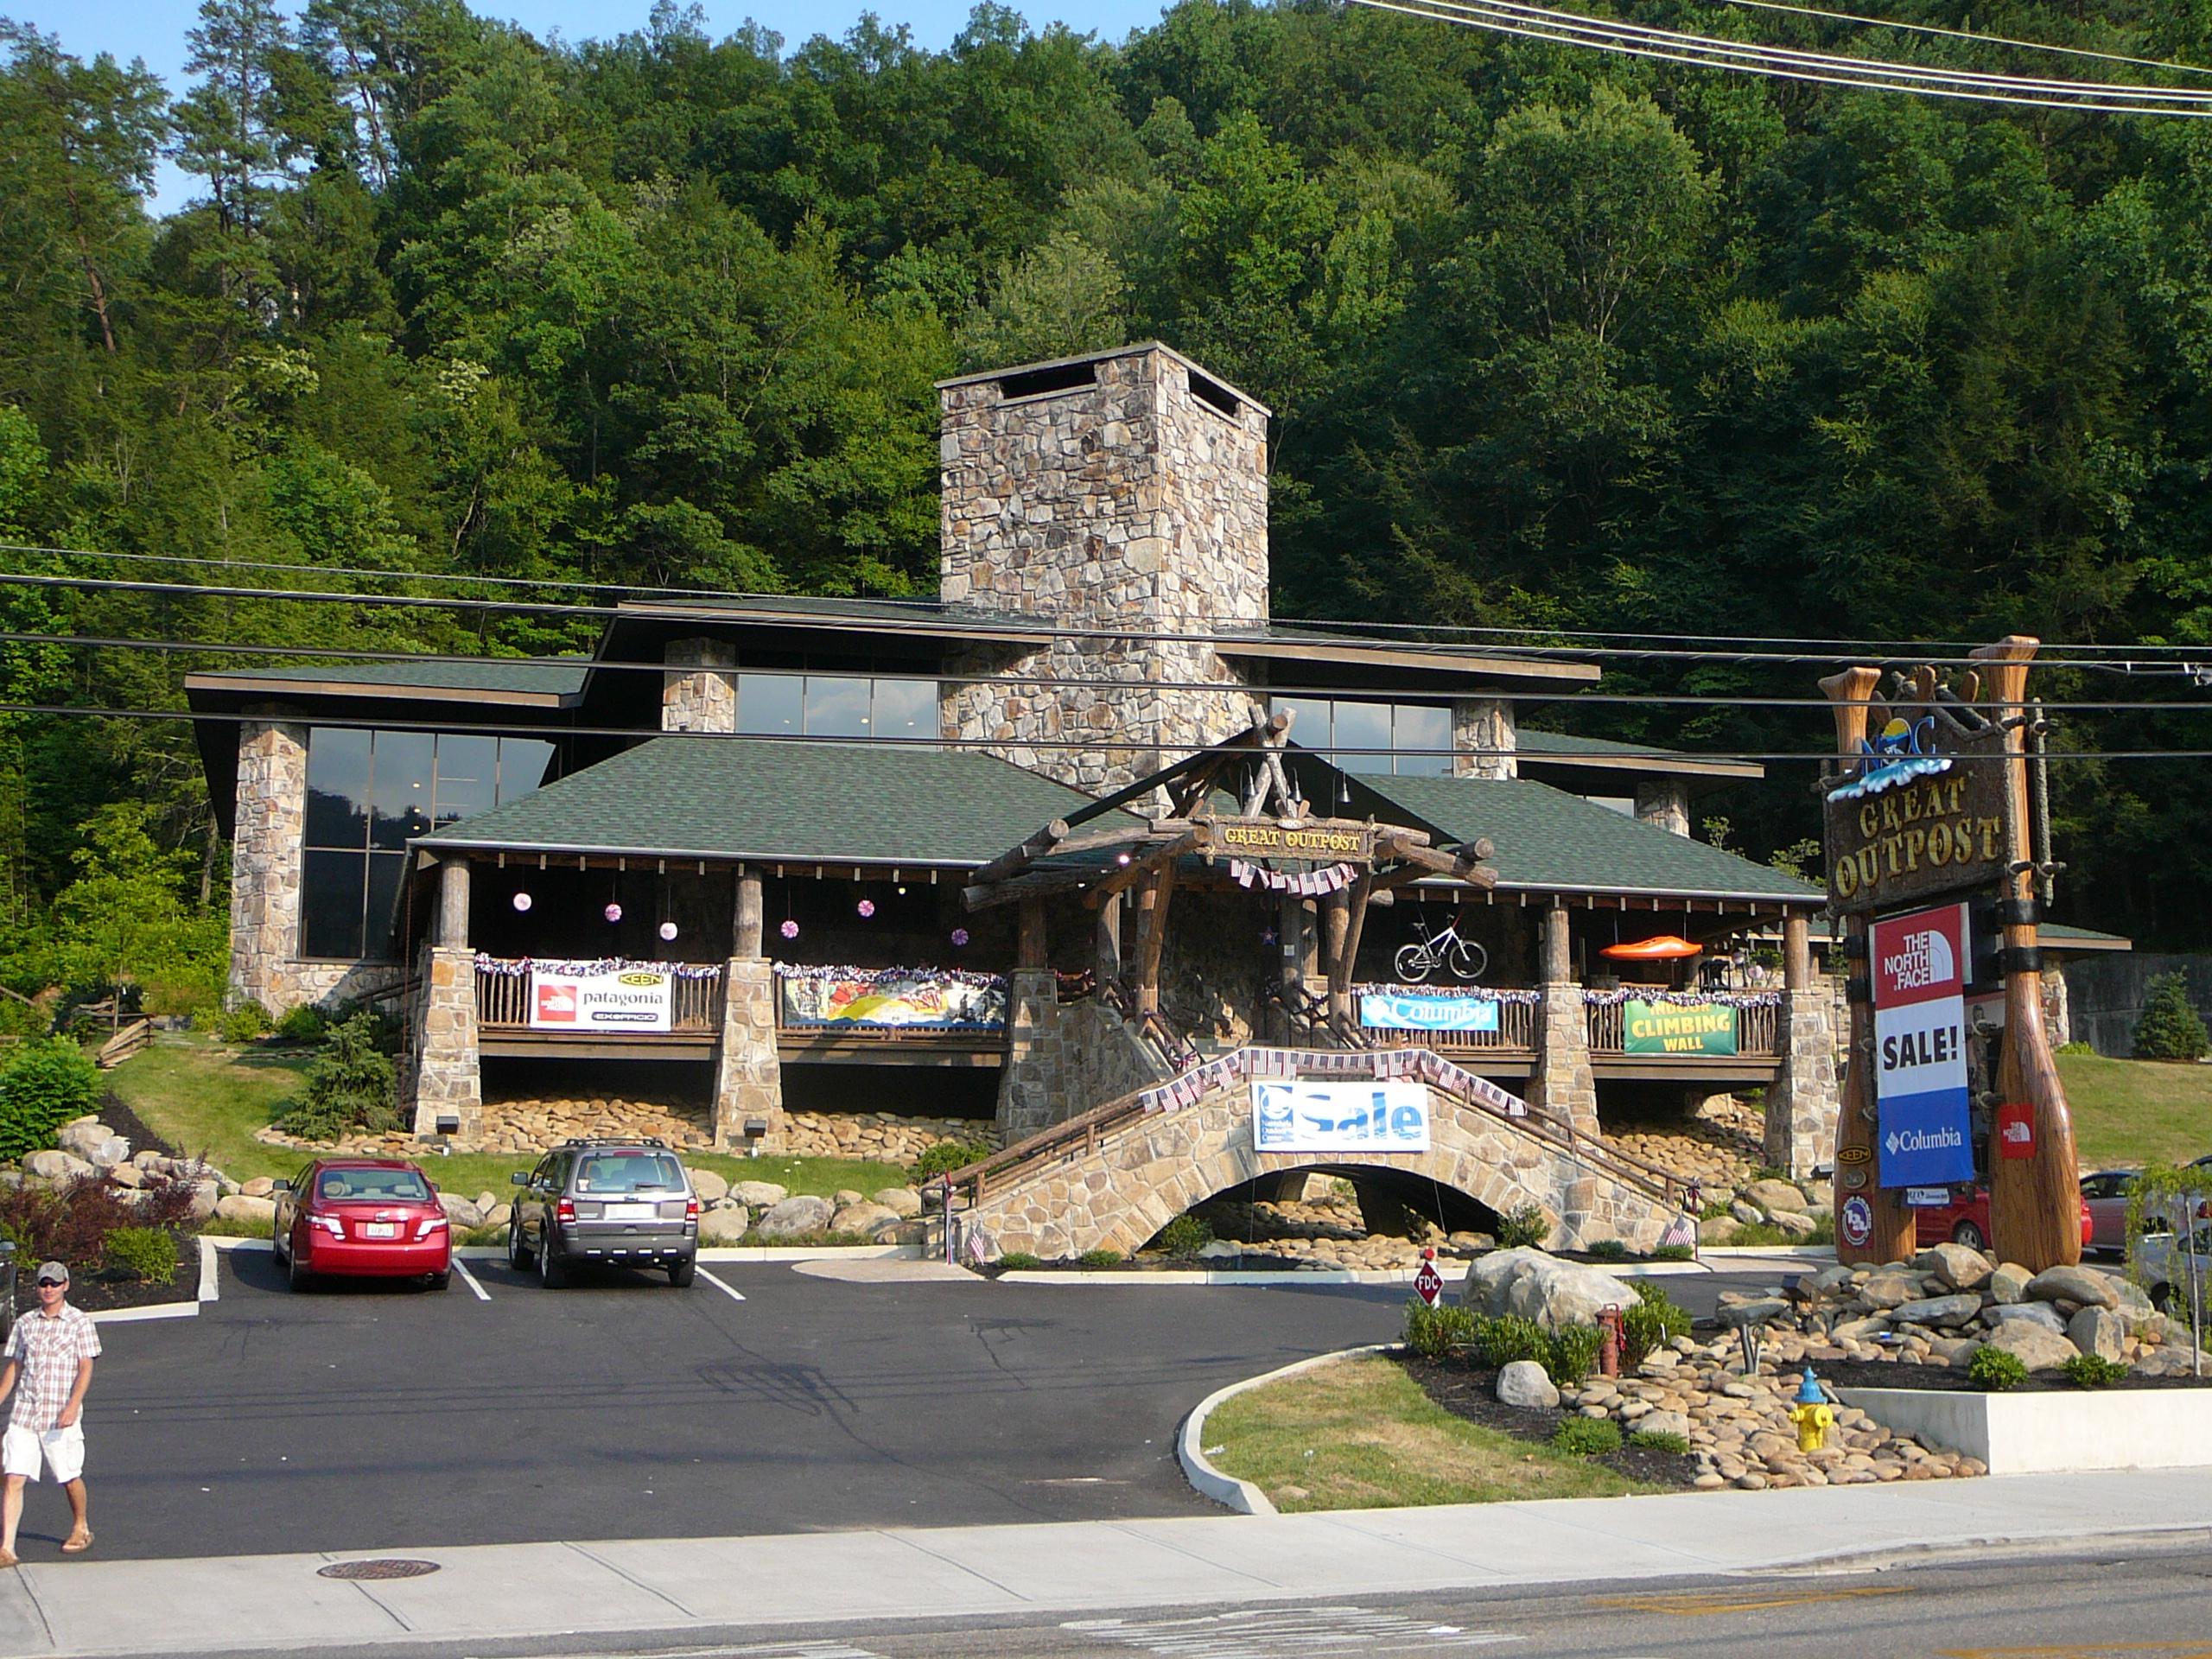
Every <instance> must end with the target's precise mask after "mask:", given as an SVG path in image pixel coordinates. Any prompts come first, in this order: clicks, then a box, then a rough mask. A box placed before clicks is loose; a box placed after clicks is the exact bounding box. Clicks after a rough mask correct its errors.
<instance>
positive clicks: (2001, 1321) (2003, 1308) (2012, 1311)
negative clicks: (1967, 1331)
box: [1983, 1302, 2066, 1337]
mask: <svg viewBox="0 0 2212 1659" xmlns="http://www.w3.org/2000/svg"><path fill="white" fill-rule="evenodd" d="M1983 1317H1984V1318H1986V1319H1987V1320H1988V1321H1989V1323H1990V1325H1991V1326H1992V1327H1993V1328H1996V1327H1999V1326H2002V1325H2011V1324H2013V1323H2015V1322H2016V1321H2021V1322H2024V1323H2026V1324H2029V1325H2041V1326H2042V1327H2043V1328H2044V1330H2046V1331H2048V1332H2050V1333H2051V1334H2052V1335H2053V1336H2060V1337H2063V1336H2064V1335H2065V1334H2066V1321H2065V1320H2063V1319H2060V1318H2059V1317H2058V1310H2057V1309H2056V1308H2055V1307H2053V1306H2051V1305H2050V1303H2049V1302H1999V1303H1998V1304H1997V1306H1994V1307H1993V1308H1991V1309H1990V1310H1989V1312H1988V1313H1986V1314H1985V1315H1984V1316H1983Z"/></svg>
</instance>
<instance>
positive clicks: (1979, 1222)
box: [1912, 1186, 2094, 1250]
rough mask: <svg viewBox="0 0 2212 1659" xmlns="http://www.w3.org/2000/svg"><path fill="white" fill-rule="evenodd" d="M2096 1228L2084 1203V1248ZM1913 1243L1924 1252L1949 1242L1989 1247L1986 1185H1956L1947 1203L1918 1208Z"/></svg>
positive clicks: (1981, 1248) (1980, 1247) (1974, 1247)
mask: <svg viewBox="0 0 2212 1659" xmlns="http://www.w3.org/2000/svg"><path fill="white" fill-rule="evenodd" d="M2093 1236H2094V1224H2092V1223H2091V1221H2090V1218H2089V1201H2088V1199H2087V1198H2084V1199H2083V1200H2082V1249H2088V1247H2089V1242H2090V1239H2091V1238H2092V1237H2093ZM1912 1238H1913V1243H1916V1244H1917V1245H1919V1246H1921V1248H1923V1249H1926V1248H1927V1247H1928V1246H1929V1245H1930V1244H1941V1243H1945V1242H1946V1241H1948V1242H1949V1243H1954V1244H1963V1245H1965V1246H1966V1247H1967V1249H1974V1250H1986V1249H1988V1248H1989V1238H1990V1230H1989V1189H1988V1188H1987V1187H1986V1186H1972V1187H1967V1186H1955V1187H1953V1188H1952V1189H1951V1198H1950V1202H1949V1203H1948V1204H1942V1205H1930V1206H1928V1207H1925V1208H1916V1209H1915V1210H1914V1211H1913V1212H1912Z"/></svg>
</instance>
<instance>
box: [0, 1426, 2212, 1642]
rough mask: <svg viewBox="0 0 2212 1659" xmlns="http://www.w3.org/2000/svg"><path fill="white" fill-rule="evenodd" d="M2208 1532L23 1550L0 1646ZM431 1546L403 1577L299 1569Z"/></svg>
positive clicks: (1144, 1524)
mask: <svg viewBox="0 0 2212 1659" xmlns="http://www.w3.org/2000/svg"><path fill="white" fill-rule="evenodd" d="M2207 1528H2212V1470H2205V1469H2174V1470H2159V1471H2149V1472H2133V1473H2116V1474H2088V1475H2017V1476H2013V1477H2012V1478H2002V1479H1983V1480H1961V1481H1929V1482H1915V1483H1912V1484H1899V1485H1888V1486H1842V1487H1826V1488H1821V1487H1814V1488H1799V1489H1792V1490H1789V1491H1771V1492H1725V1493H1722V1492H1716V1493H1694V1494H1690V1493H1685V1494H1680V1495H1675V1496H1669V1497H1642V1498H1596V1499H1575V1500H1562V1501H1558V1502H1551V1503H1487V1504H1471V1505H1464V1506H1459V1507H1455V1508H1450V1509H1431V1510H1353V1511H1340V1512H1338V1513H1334V1514H1329V1515H1305V1516H1221V1517H1213V1516H1203V1517H1198V1518H1192V1519H1173V1520H1160V1521H1128V1522H1079V1523H1070V1524H1062V1525H1056V1526H1025V1527H976V1528H961V1529H940V1530H934V1531H932V1530H926V1529H905V1528H902V1529H889V1530H880V1531H876V1530H871V1531H861V1532H844V1533H813V1534H785V1535H776V1536H769V1537H756V1538H688V1539H672V1540H658V1541H648V1540H636V1539H625V1540H620V1541H611V1542H598V1543H556V1544H507V1545H497V1546H474V1547H464V1548H433V1547H427V1546H422V1547H415V1548H404V1549H401V1548H394V1549H391V1550H381V1551H366V1550H362V1551H351V1552H347V1553H346V1554H344V1555H258V1556H234V1557H215V1558H210V1559H203V1560H163V1561H103V1560H79V1561H67V1562H64V1561H60V1560H55V1561H35V1562H34V1563H33V1564H31V1565H28V1566H26V1567H23V1568H22V1570H21V1571H20V1572H18V1573H0V1653H4V1654H8V1655H25V1656H29V1655H48V1654H98V1653H104V1652H117V1651H124V1652H150V1651H157V1650H158V1651H167V1652H176V1653H189V1652H193V1651H195V1650H205V1649H225V1650H238V1649H291V1650H308V1649H315V1648H318V1647H331V1646H341V1645H346V1644H352V1643H406V1642H410V1641H421V1642H433V1641H452V1640H460V1639H466V1638H469V1637H537V1636H550V1635H553V1634H556V1633H558V1632H563V1631H592V1632H614V1631H639V1632H645V1631H651V1632H653V1633H654V1634H655V1635H657V1636H662V1637H665V1636H669V1635H671V1634H672V1635H675V1636H678V1637H682V1636H684V1635H689V1634H696V1633H700V1632H703V1631H707V1630H727V1629H728V1628H729V1627H731V1626H734V1625H771V1624H807V1623H822V1624H834V1623H836V1622H840V1621H843V1622H857V1621H860V1620H880V1619H889V1618H944V1617H958V1616H969V1617H975V1616H982V1617H989V1616H992V1615H995V1614H1004V1613H1036V1612H1068V1613H1077V1612H1094V1611H1099V1610H1102V1609H1113V1608H1132V1607H1147V1606H1165V1605H1177V1604H1192V1603H1217V1602H1222V1601H1231V1602H1236V1601H1248V1600H1249V1601H1255V1602H1259V1601H1270V1600H1291V1599H1296V1600H1306V1599H1313V1598H1328V1597H1347V1596H1374V1595H1384V1594H1391V1593H1395V1592H1409V1591H1422V1590H1439V1589H1453V1588H1467V1587H1476V1588H1486V1587H1491V1586H1510V1585H1529V1584H1571V1583H1575V1582H1601V1581H1610V1580H1622V1579H1646V1578H1673V1577H1683V1576H1690V1575H1697V1574H1707V1573H1736V1572H1745V1571H1751V1570H1760V1569H1773V1568H1779V1567H1792V1566H1797V1565H1802V1564H1806V1563H1810V1562H1816V1561H1821V1560H1829V1559H1833V1558H1835V1557H1837V1556H1840V1555H1849V1554H1864V1553H1866V1552H1868V1551H1879V1552H1883V1553H1885V1554H1887V1553H1889V1552H1892V1551H1910V1550H1913V1549H1919V1548H1957V1547H1959V1546H1961V1545H1972V1544H1996V1543H2000V1542H2001V1543H2012V1544H2022V1543H2028V1544H2032V1543H2037V1542H2049V1543H2050V1544H2052V1545H2053V1546H2060V1545H2064V1544H2067V1543H2070V1542H2074V1541H2078V1540H2081V1539H2082V1538H2085V1537H2109V1536H2110V1535H2115V1534H2122V1533H2145V1534H2147V1533H2156V1532H2177V1531H2196V1530H2202V1529H2207ZM372 1556H379V1557H380V1556H404V1557H411V1558H415V1559H419V1560H431V1561H435V1562H436V1563H437V1564H438V1566H439V1568H440V1570H439V1571H437V1572H435V1573H430V1574H429V1575H428V1576H427V1577H423V1578H416V1579H406V1580H391V1581H385V1582H376V1583H359V1582H341V1581H339V1580H330V1579H324V1578H320V1577H318V1576H316V1569H317V1568H319V1567H323V1566H325V1565H327V1564H328V1563H329V1562H331V1561H333V1560H359V1559H365V1558H368V1557H372Z"/></svg>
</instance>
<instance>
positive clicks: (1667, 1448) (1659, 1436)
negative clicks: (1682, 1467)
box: [1584, 1419, 1690, 1457]
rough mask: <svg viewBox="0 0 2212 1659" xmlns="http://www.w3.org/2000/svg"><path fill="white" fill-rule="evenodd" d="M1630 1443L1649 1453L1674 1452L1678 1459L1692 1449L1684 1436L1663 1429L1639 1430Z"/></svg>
mask: <svg viewBox="0 0 2212 1659" xmlns="http://www.w3.org/2000/svg"><path fill="white" fill-rule="evenodd" d="M1584 1421H1592V1420H1590V1419H1585V1420H1584ZM1628 1443H1629V1444H1630V1446H1642V1447H1643V1449H1644V1450H1645V1451H1647V1452H1673V1453H1675V1456H1677V1457H1680V1456H1681V1455H1683V1454H1684V1453H1686V1452H1688V1450H1689V1449H1690V1443H1689V1442H1688V1440H1685V1439H1683V1438H1682V1436H1681V1435H1680V1434H1672V1433H1668V1431H1667V1430H1665V1429H1663V1428H1639V1429H1637V1431H1636V1432H1635V1433H1632V1434H1630V1436H1629V1437H1628Z"/></svg>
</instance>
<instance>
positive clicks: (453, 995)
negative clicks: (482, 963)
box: [404, 944, 484, 1142]
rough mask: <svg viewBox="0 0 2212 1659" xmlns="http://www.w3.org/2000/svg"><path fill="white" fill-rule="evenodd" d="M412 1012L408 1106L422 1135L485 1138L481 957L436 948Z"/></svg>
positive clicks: (425, 962) (461, 949) (427, 955)
mask: <svg viewBox="0 0 2212 1659" xmlns="http://www.w3.org/2000/svg"><path fill="white" fill-rule="evenodd" d="M421 968H422V971H421V974H420V976H419V977H418V978H417V980H416V986H415V995H414V997H413V999H412V1001H411V1003H410V1008H409V1025H410V1031H409V1039H410V1040H409V1043H408V1050H409V1052H410V1054H412V1056H413V1057H414V1065H413V1068H412V1076H411V1077H410V1079H409V1080H408V1083H407V1084H406V1085H405V1088H404V1104H406V1105H408V1106H410V1107H411V1108H412V1109H413V1112H414V1120H415V1133H416V1135H452V1136H454V1138H455V1139H456V1140H459V1141H462V1142H470V1141H475V1140H476V1139H478V1138H479V1137H480V1135H482V1134H483V1133H484V1092H483V1084H482V1080H481V1075H480V1066H479V1061H478V1052H477V1042H476V953H475V952H474V950H469V949H467V947H466V946H461V945H447V944H434V945H431V946H429V948H428V949H427V950H424V951H423V956H422V958H421Z"/></svg>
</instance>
